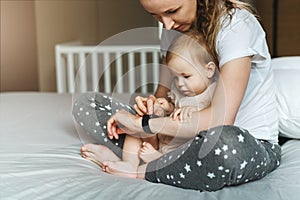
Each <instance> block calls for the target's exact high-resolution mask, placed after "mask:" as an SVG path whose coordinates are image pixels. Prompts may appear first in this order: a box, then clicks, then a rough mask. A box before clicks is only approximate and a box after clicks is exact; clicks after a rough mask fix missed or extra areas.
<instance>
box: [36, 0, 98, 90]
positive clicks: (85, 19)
mask: <svg viewBox="0 0 300 200" xmlns="http://www.w3.org/2000/svg"><path fill="white" fill-rule="evenodd" d="M97 12H98V11H97V1H96V0H88V1H78V0H77V1H76V0H75V1H70V0H59V1H54V0H43V1H38V0H37V1H35V13H36V24H37V44H38V66H39V82H40V85H39V88H40V91H56V78H55V59H54V54H55V51H54V50H55V44H58V43H62V42H67V41H72V40H80V41H87V42H94V41H96V40H97V35H98V32H97V25H98V19H97Z"/></svg>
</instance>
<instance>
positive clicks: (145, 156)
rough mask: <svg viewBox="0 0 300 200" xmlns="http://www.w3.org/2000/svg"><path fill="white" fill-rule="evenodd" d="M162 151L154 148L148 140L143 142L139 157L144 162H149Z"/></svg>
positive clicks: (160, 154) (159, 155)
mask: <svg viewBox="0 0 300 200" xmlns="http://www.w3.org/2000/svg"><path fill="white" fill-rule="evenodd" d="M161 156H162V153H160V152H159V151H157V150H155V149H154V147H153V146H152V145H151V144H149V143H148V142H143V146H142V147H141V149H140V158H141V159H142V160H143V161H144V162H145V163H148V162H151V161H152V160H156V159H157V158H159V157H161Z"/></svg>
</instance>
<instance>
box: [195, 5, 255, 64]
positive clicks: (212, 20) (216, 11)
mask: <svg viewBox="0 0 300 200" xmlns="http://www.w3.org/2000/svg"><path fill="white" fill-rule="evenodd" d="M236 9H246V10H247V11H249V12H251V13H252V14H254V15H255V16H256V17H258V16H257V14H256V10H255V9H254V8H253V7H252V6H251V5H250V4H248V3H245V2H241V1H238V0H197V13H196V16H197V18H196V21H195V24H194V26H195V28H196V29H197V31H198V32H199V34H200V35H202V37H203V38H204V40H205V41H206V43H207V46H208V49H209V51H210V53H211V54H212V56H213V57H214V59H219V57H218V54H217V52H216V39H217V35H218V33H219V31H220V29H221V26H222V25H223V24H222V22H221V21H220V20H221V17H222V16H225V15H227V16H229V18H230V20H231V19H232V16H233V14H234V12H235V11H236Z"/></svg>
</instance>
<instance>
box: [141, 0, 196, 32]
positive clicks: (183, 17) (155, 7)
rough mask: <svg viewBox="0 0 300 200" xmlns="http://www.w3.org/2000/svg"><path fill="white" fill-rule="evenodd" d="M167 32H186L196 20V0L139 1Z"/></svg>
mask: <svg viewBox="0 0 300 200" xmlns="http://www.w3.org/2000/svg"><path fill="white" fill-rule="evenodd" d="M140 2H141V4H142V6H143V7H144V8H145V10H146V11H147V12H149V13H150V14H151V15H153V16H154V17H155V18H156V19H157V20H158V21H160V22H162V23H163V24H164V28H165V29H167V30H171V29H174V30H177V31H180V32H185V31H188V30H189V29H190V28H191V26H192V25H193V22H194V21H195V19H196V10H197V0H140Z"/></svg>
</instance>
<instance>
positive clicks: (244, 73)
mask: <svg viewBox="0 0 300 200" xmlns="http://www.w3.org/2000/svg"><path fill="white" fill-rule="evenodd" d="M250 68H251V57H243V58H238V59H234V60H232V61H229V62H228V63H226V64H224V66H222V67H221V70H220V73H219V78H218V82H217V87H216V90H215V93H214V96H213V99H212V103H211V105H210V106H209V107H207V108H205V109H204V110H201V111H198V112H193V114H192V118H191V119H190V120H189V121H187V122H184V123H180V121H179V120H172V119H171V118H163V119H162V118H159V119H150V120H149V127H150V129H151V130H152V132H155V133H160V134H164V135H169V136H173V137H174V136H178V137H186V138H192V137H194V136H195V135H196V134H198V133H199V131H201V130H207V129H208V128H210V127H215V126H218V125H232V124H233V123H234V121H235V117H236V114H237V112H238V109H239V107H240V104H241V102H242V99H243V97H244V94H245V91H246V87H247V84H248V80H249V75H250Z"/></svg>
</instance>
